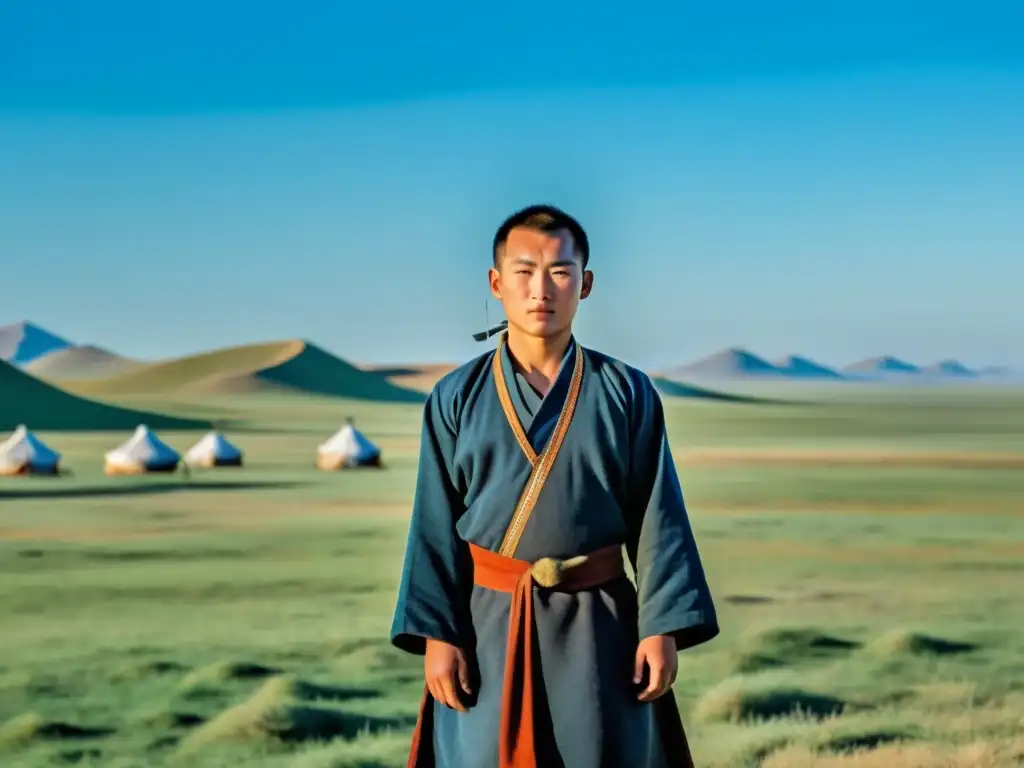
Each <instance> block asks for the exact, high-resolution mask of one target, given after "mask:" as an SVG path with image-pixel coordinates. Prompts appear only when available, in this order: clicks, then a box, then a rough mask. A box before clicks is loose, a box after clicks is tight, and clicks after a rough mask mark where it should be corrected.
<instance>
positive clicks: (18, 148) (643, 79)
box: [0, 0, 1024, 367]
mask: <svg viewBox="0 0 1024 768" xmlns="http://www.w3.org/2000/svg"><path fill="white" fill-rule="evenodd" d="M491 5H492V4H489V3H480V2H472V3H471V2H450V1H449V2H442V3H430V4H427V3H418V2H400V3H389V4H380V5H376V6H375V5H373V4H368V3H359V4H352V3H328V2H322V3H310V2H297V1H295V0H290V2H289V3H285V4H282V3H275V4H273V5H271V4H269V3H268V4H263V5H261V4H258V3H235V2H213V1H212V0H205V1H204V2H202V3H199V2H194V0H180V1H179V2H176V3H173V4H171V3H159V4H158V3H138V2H103V1H101V0H94V1H93V2H90V3H83V2H77V1H68V2H45V3H43V2H37V1H34V0H8V1H7V2H4V3H0V73H2V74H0V325H2V324H5V323H8V322H14V321H17V320H22V319H28V320H31V321H34V322H36V323H38V324H40V325H42V326H43V327H45V328H47V329H48V330H51V331H54V332H56V333H58V334H61V335H64V336H67V337H69V338H71V339H72V340H73V341H76V342H80V343H98V344H101V345H103V346H107V347H109V348H112V349H114V350H116V351H118V352H121V353H123V354H128V355H134V356H141V357H150V358H152V357H160V356H166V355H177V354H185V353H189V352H193V351H198V350H201V349H208V348H212V347H217V346H223V345H229V344H236V343H244V342H250V341H262V340H267V339H274V338H291V337H304V338H308V339H311V340H312V341H314V342H316V343H318V344H320V345H322V346H324V347H326V348H327V349H330V350H331V351H333V352H335V353H337V354H340V355H342V356H343V357H346V358H350V359H353V360H357V361H370V362H408V361H431V360H446V361H447V360H453V361H454V360H463V359H466V358H468V357H469V356H471V355H473V354H476V353H478V352H481V351H483V348H484V347H483V345H479V344H474V342H473V341H472V340H471V339H470V334H471V333H472V332H473V331H476V330H479V329H480V328H481V327H482V326H483V324H484V322H485V306H486V303H487V296H488V293H487V288H486V270H487V267H488V266H489V259H490V253H489V246H490V238H491V235H492V233H493V231H494V229H495V227H496V226H497V225H498V223H499V222H500V221H501V219H502V218H503V217H504V216H505V215H507V214H508V213H510V212H511V211H512V210H513V209H515V208H517V207H520V206H522V205H526V204H529V203H533V202H542V201H543V202H552V203H555V204H557V205H561V206H563V207H565V208H566V209H567V210H569V211H570V212H572V213H574V214H575V215H577V216H578V217H579V218H580V219H581V221H582V223H583V224H584V226H585V227H586V228H587V229H588V231H589V232H590V235H591V242H592V248H593V256H592V265H593V268H594V270H595V276H596V280H595V292H594V295H593V296H592V298H590V299H588V300H587V301H586V302H585V303H584V304H583V305H582V309H581V315H580V319H579V325H578V328H579V336H580V338H581V340H582V341H583V342H584V343H585V344H587V345H589V346H593V347H596V348H599V349H603V350H604V351H607V352H609V353H611V354H614V355H618V356H620V357H623V358H625V359H627V360H628V361H630V362H633V363H635V364H638V365H642V366H646V367H661V366H667V365H675V364H679V363H682V362H686V361H689V360H691V359H693V358H695V357H698V356H702V355H704V354H708V353H710V352H714V351H716V350H718V349H720V348H722V347H725V346H732V345H738V346H745V347H747V348H749V349H751V350H753V351H755V352H758V353H760V354H763V355H766V356H768V357H776V356H780V355H783V354H787V353H801V354H806V355H808V356H811V357H813V358H816V359H818V360H820V361H822V362H825V363H829V364H834V365H841V364H845V363H847V362H851V361H852V360H854V359H856V358H860V357H867V356H871V355H876V354H885V353H889V354H895V355H898V356H901V357H904V358H907V359H909V360H911V361H913V362H916V363H921V364H926V363H929V362H932V361H934V360H937V359H940V358H945V357H955V358H958V359H960V360H962V361H963V362H965V363H967V364H969V365H989V364H1011V365H1015V366H1021V365H1024V343H1022V339H1024V42H1022V38H1021V30H1022V29H1024V4H1022V3H1020V2H1016V1H1011V0H1007V1H1006V2H999V3H994V2H972V3H962V2H959V3H944V2H931V3H927V4H925V3H920V2H913V3H910V2H898V1H897V0H888V1H887V2H877V1H876V0H861V2H857V3H852V2H842V3H840V2H823V0H817V1H816V2H788V3H787V2H780V3H764V2H755V0H747V1H746V2H733V3H700V4H696V3H677V4H670V3H664V4H661V5H660V6H655V5H652V4H645V3H630V4H628V14H627V13H626V12H625V11H624V10H623V6H622V5H621V4H615V5H614V6H612V5H608V6H602V5H600V4H598V5H595V4H593V3H582V2H580V3H562V4H560V5H558V7H551V6H543V7H538V9H533V8H534V7H533V6H522V5H519V4H512V3H503V4H500V5H499V4H494V5H495V7H493V8H492V7H490V6H491ZM356 6H358V7H356ZM524 8H525V9H526V10H524ZM499 317H500V307H499V306H498V305H497V304H495V303H494V302H491V304H490V320H491V321H492V322H493V321H494V320H496V319H497V318H499Z"/></svg>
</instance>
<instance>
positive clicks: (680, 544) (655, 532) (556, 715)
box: [391, 339, 719, 768]
mask: <svg viewBox="0 0 1024 768" xmlns="http://www.w3.org/2000/svg"><path fill="white" fill-rule="evenodd" d="M576 344H577V342H576V341H575V339H573V340H572V341H571V342H570V345H569V348H568V350H567V352H566V357H565V358H564V359H563V362H562V367H561V369H560V371H559V374H558V376H557V378H556V380H555V381H554V383H553V385H552V386H551V388H550V389H549V391H548V393H547V395H546V396H544V397H541V396H540V395H539V394H538V393H537V392H536V391H535V390H533V388H532V387H531V386H530V384H529V383H528V382H527V381H526V379H525V378H524V377H523V376H522V375H521V374H519V373H518V372H517V371H516V370H515V368H514V366H513V364H512V360H511V357H510V356H509V352H508V348H507V345H501V346H499V348H498V350H491V351H490V352H488V353H485V354H483V355H480V356H479V357H477V358H475V359H473V360H471V361H470V362H468V363H466V364H464V365H462V366H460V367H459V368H457V369H455V370H454V371H452V372H451V373H449V374H448V375H447V376H445V377H444V378H443V379H441V380H440V381H439V382H438V383H437V384H436V385H435V387H434V388H433V390H432V391H431V393H430V395H429V397H428V398H427V402H426V405H425V410H424V417H423V431H422V441H421V447H420V458H419V473H418V477H417V483H416V490H415V497H414V502H413V511H412V517H411V521H410V526H409V537H408V542H407V544H406V552H405V561H404V567H403V571H402V576H401V583H400V587H399V594H398V600H397V606H396V609H395V615H394V621H393V624H392V628H391V642H392V643H393V644H394V645H395V646H396V647H397V648H400V649H403V650H405V651H408V652H410V653H413V654H423V653H424V652H425V645H426V643H425V638H435V639H438V640H442V641H444V642H447V643H451V644H453V645H456V646H459V647H460V648H462V649H464V650H465V651H466V652H467V655H468V656H469V658H470V660H471V666H472V667H473V671H474V674H473V683H474V685H473V687H474V695H473V697H472V698H471V700H470V701H469V702H468V704H469V710H468V712H465V713H461V712H457V711H455V710H453V709H450V708H448V707H446V706H445V705H443V704H440V703H437V702H431V706H432V707H433V713H432V714H433V747H434V759H435V764H436V765H437V766H438V768H494V766H495V765H497V762H498V730H499V729H498V725H499V718H500V704H501V691H502V683H503V675H504V663H505V647H506V641H507V637H508V619H509V610H510V603H511V596H510V595H509V594H507V593H503V592H498V591H494V590H489V589H485V588H483V587H479V586H475V585H474V584H473V565H472V560H471V559H470V554H469V549H468V544H467V542H472V543H473V544H476V545H477V546H480V547H484V548H486V549H490V550H492V551H497V549H498V547H499V546H500V544H501V541H502V538H503V536H504V534H505V531H506V528H507V527H508V525H509V522H510V521H511V519H512V515H513V513H514V511H515V508H516V503H517V501H518V499H519V495H520V492H521V490H522V488H523V486H524V485H525V483H526V482H527V479H528V477H529V475H530V471H531V463H530V461H529V459H528V457H527V456H526V454H525V452H524V450H523V449H522V448H521V446H520V445H519V443H518V442H517V441H516V438H515V435H514V432H513V430H512V428H511V426H510V424H509V422H508V420H507V418H506V415H505V412H504V411H503V409H502V407H501V403H500V400H499V398H498V395H497V389H496V382H495V377H494V376H493V374H492V370H491V366H492V362H493V360H492V358H493V355H495V354H500V355H501V356H502V359H501V361H500V362H501V365H502V370H503V372H504V377H505V381H506V382H507V386H508V391H509V395H510V396H511V400H512V403H513V405H514V406H515V411H516V414H517V415H518V418H519V421H520V424H521V425H522V427H523V430H524V431H525V433H526V436H527V438H528V440H529V442H530V445H531V446H532V447H533V449H534V451H536V452H537V453H538V454H539V453H540V452H541V451H542V450H543V448H544V445H545V444H546V442H547V440H548V438H549V437H550V436H551V434H552V432H553V430H554V426H555V423H556V422H557V420H558V417H559V414H560V411H561V408H562V405H563V403H564V402H565V398H566V395H567V394H568V391H569V384H570V379H571V375H572V360H573V355H574V353H575V345H576ZM583 354H584V369H583V370H584V372H583V381H582V386H581V389H580V394H579V400H578V402H577V405H576V411H575V414H574V416H573V419H572V422H571V423H570V426H569V429H568V432H567V433H566V436H565V440H564V443H563V445H562V448H561V451H560V453H559V454H558V457H557V459H556V460H555V463H554V466H553V468H552V470H551V473H550V475H549V477H548V480H547V483H546V485H545V486H544V488H543V490H542V491H541V493H540V496H539V498H538V500H537V504H536V507H535V508H534V511H533V514H532V516H531V517H530V518H529V521H528V522H527V524H526V526H525V528H524V530H523V533H522V537H521V539H520V541H519V545H518V548H517V550H516V552H515V557H516V558H517V559H520V560H528V561H534V560H537V559H539V558H541V557H561V558H568V557H573V556H576V555H580V554H586V553H589V552H591V551H594V550H597V549H599V548H601V547H606V546H608V545H615V544H621V545H624V546H625V551H626V554H627V556H628V559H629V561H630V564H631V565H632V567H633V570H634V573H635V578H636V587H635V588H634V586H633V584H631V583H630V581H629V580H628V579H627V578H625V577H623V578H621V579H617V580H615V581H613V582H610V583H608V584H605V585H603V586H601V587H598V588H594V589H589V590H584V591H581V592H559V591H551V592H548V591H545V592H541V591H539V590H537V591H535V597H534V611H535V616H536V619H535V621H536V626H537V630H536V631H537V642H538V646H539V649H540V650H539V656H540V667H541V678H542V680H543V696H542V699H543V700H542V701H541V702H540V706H539V708H538V711H539V712H540V713H543V716H542V718H541V719H542V720H544V721H548V722H549V726H548V727H549V728H550V732H549V733H547V734H546V743H549V744H550V745H551V749H552V754H545V755H544V756H543V759H542V760H541V762H540V764H541V765H543V766H551V768H559V767H560V766H561V767H563V768H611V767H612V766H616V767H617V766H629V767H630V768H662V767H664V768H674V766H669V765H668V763H667V762H666V760H665V758H664V756H663V754H662V751H661V749H662V748H661V739H660V734H659V732H658V728H659V718H658V717H656V715H655V712H654V707H653V706H652V704H650V703H644V702H639V701H637V698H636V696H637V693H638V690H639V688H638V686H636V685H634V684H633V682H632V677H633V665H634V658H635V654H636V648H637V644H638V642H639V639H640V638H643V637H648V636H651V635H660V634H671V635H674V636H675V637H676V642H677V646H678V647H679V649H680V650H682V649H685V648H688V647H692V646H694V645H697V644H700V643H703V642H706V641H708V640H710V639H711V638H713V637H715V636H716V635H717V634H718V632H719V628H718V620H717V616H716V612H715V607H714V604H713V602H712V599H711V594H710V590H709V588H708V584H707V579H706V577H705V574H704V569H703V566H702V564H701V560H700V556H699V554H698V551H697V547H696V544H695V542H694V538H693V533H692V530H691V527H690V522H689V519H688V516H687V513H686V508H685V505H684V502H683V496H682V491H681V489H680V484H679V478H678V475H677V473H676V469H675V464H674V463H673V460H672V455H671V452H670V450H669V445H668V440H667V437H666V431H665V417H664V411H663V407H662V403H661V399H660V397H659V395H658V392H657V390H656V389H655V388H654V385H653V384H652V383H651V381H650V379H649V378H648V377H647V376H646V375H645V374H644V373H643V372H641V371H639V370H637V369H635V368H633V367H631V366H628V365H626V364H624V363H622V362H620V361H618V360H615V359H613V358H611V357H609V356H607V355H603V354H601V353H599V352H595V351H593V350H589V349H583ZM667 695H668V696H672V694H671V693H669V694H667Z"/></svg>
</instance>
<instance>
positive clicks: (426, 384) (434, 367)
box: [362, 363, 457, 392]
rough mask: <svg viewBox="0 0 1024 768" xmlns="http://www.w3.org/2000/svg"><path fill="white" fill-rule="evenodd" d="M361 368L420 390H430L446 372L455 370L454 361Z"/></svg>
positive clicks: (403, 385) (397, 384)
mask: <svg viewBox="0 0 1024 768" xmlns="http://www.w3.org/2000/svg"><path fill="white" fill-rule="evenodd" d="M362 367H363V370H365V371H370V372H372V373H375V374H377V375H378V376H383V377H384V378H385V379H387V380H388V381H390V382H391V383H392V384H394V385H396V386H399V387H408V388H409V389H416V390H419V391H420V392H430V390H431V389H432V388H433V386H434V385H435V384H436V383H437V382H438V381H440V380H441V377H443V376H444V375H445V374H446V373H449V372H450V371H453V370H455V368H456V367H457V366H456V365H455V363H423V364H412V365H403V366H395V365H364V366H362Z"/></svg>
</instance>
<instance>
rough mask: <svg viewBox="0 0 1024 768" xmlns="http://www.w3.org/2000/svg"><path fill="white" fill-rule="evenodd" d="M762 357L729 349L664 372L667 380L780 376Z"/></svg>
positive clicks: (780, 373) (777, 370)
mask: <svg viewBox="0 0 1024 768" xmlns="http://www.w3.org/2000/svg"><path fill="white" fill-rule="evenodd" d="M782 373H783V372H782V371H781V370H779V369H778V368H776V367H775V366H774V365H772V364H771V363H769V362H768V361H767V360H765V359H764V358H762V357H758V356H757V355H755V354H754V353H752V352H748V351H747V350H745V349H740V348H738V347H730V348H729V349H723V350H722V351H721V352H716V353H714V354H713V355H708V356H707V357H702V358H701V359H700V360H697V361H695V362H692V363H689V364H687V365H683V366H680V367H679V368H674V369H672V370H670V371H666V372H665V374H664V375H665V376H666V377H667V378H670V379H671V378H713V379H737V378H748V377H756V376H772V377H776V376H779V375H782Z"/></svg>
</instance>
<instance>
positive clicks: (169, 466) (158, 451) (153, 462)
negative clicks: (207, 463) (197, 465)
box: [105, 424, 181, 475]
mask: <svg viewBox="0 0 1024 768" xmlns="http://www.w3.org/2000/svg"><path fill="white" fill-rule="evenodd" d="M105 458H106V467H105V469H106V473H107V474H108V475H141V474H145V473H147V472H173V471H174V470H176V469H177V468H178V462H179V461H180V460H181V456H180V455H179V454H178V452H177V451H175V450H174V449H173V448H171V447H170V446H169V445H167V443H165V442H164V441H163V440H161V439H160V438H159V437H157V436H156V435H155V434H153V432H151V431H150V429H149V427H147V426H146V425H145V424H140V425H139V426H138V428H136V430H135V434H133V435H132V436H131V437H130V438H129V439H128V441H127V442H125V443H122V444H121V445H120V446H118V447H117V448H115V449H114V450H112V451H110V452H109V453H108V454H107V455H106V457H105Z"/></svg>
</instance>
